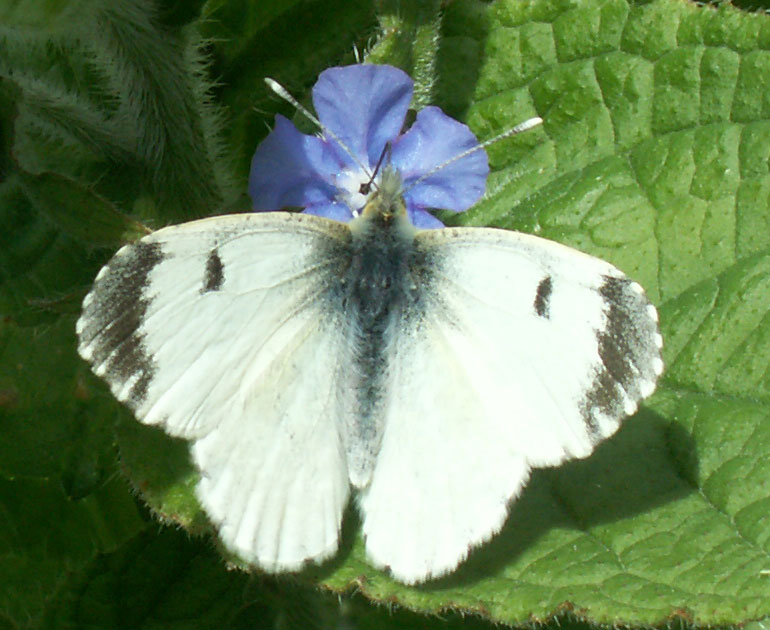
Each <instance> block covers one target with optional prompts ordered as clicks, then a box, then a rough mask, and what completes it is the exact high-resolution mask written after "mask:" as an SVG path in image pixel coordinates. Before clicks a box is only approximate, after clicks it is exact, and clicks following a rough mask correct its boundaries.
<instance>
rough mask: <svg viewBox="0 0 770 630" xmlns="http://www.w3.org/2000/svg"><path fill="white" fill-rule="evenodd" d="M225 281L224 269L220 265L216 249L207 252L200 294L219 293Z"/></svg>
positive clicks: (220, 260) (220, 261)
mask: <svg viewBox="0 0 770 630" xmlns="http://www.w3.org/2000/svg"><path fill="white" fill-rule="evenodd" d="M224 281H225V267H224V265H223V264H222V259H221V258H220V257H219V254H218V253H217V250H216V249H212V250H211V252H209V257H208V258H207V259H206V271H205V273H204V275H203V288H202V289H201V293H208V292H209V291H219V289H221V288H222V283H223V282H224Z"/></svg>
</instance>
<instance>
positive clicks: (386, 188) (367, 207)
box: [350, 165, 411, 231]
mask: <svg viewBox="0 0 770 630" xmlns="http://www.w3.org/2000/svg"><path fill="white" fill-rule="evenodd" d="M401 224H404V226H411V224H410V222H409V218H408V217H407V212H406V202H405V201H404V184H403V180H402V179H401V175H400V174H399V172H398V170H397V169H395V168H393V167H392V166H391V165H387V166H385V167H383V168H382V171H381V176H380V177H379V178H378V181H376V182H372V184H371V190H370V191H368V196H367V199H366V203H365V204H364V206H363V208H362V209H361V211H360V215H359V216H358V217H357V218H356V219H354V220H353V221H352V222H351V223H350V229H351V230H354V231H355V230H356V229H357V228H358V227H360V226H364V225H371V226H380V227H385V228H387V227H390V226H393V225H397V226H398V225H401Z"/></svg>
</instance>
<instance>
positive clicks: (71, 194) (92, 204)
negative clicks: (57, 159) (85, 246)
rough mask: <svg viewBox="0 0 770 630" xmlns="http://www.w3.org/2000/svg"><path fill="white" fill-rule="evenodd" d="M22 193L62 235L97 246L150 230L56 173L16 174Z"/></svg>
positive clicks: (118, 243)
mask: <svg viewBox="0 0 770 630" xmlns="http://www.w3.org/2000/svg"><path fill="white" fill-rule="evenodd" d="M18 176H19V178H20V180H21V183H22V188H23V190H24V193H25V194H26V195H27V196H28V197H30V198H31V199H32V200H33V203H34V205H35V207H36V208H38V209H39V210H40V211H41V212H44V213H45V215H46V216H47V217H48V218H49V219H50V221H51V222H52V223H54V224H55V225H57V226H58V227H59V228H60V229H61V230H62V231H63V232H64V233H65V234H67V235H68V236H71V237H73V238H76V239H78V240H80V241H84V242H87V243H91V244H92V245H95V246H97V247H112V248H117V247H120V246H121V245H123V244H125V243H129V242H131V241H135V240H137V239H139V238H141V237H142V236H145V235H146V234H149V232H150V230H149V229H148V228H146V227H144V226H143V225H142V224H141V223H139V222H137V221H134V220H133V219H131V218H130V217H127V216H126V215H124V214H123V213H122V212H120V211H119V210H118V209H117V208H116V207H115V206H114V205H113V204H111V203H110V202H109V201H108V200H106V199H104V198H103V197H101V196H100V195H97V194H96V193H94V192H93V191H91V190H87V189H85V188H84V187H83V186H82V185H81V184H79V183H78V182H76V181H74V180H72V179H69V178H68V177H65V176H63V175H59V174H57V173H41V174H40V175H30V174H27V173H23V172H20V173H19V174H18Z"/></svg>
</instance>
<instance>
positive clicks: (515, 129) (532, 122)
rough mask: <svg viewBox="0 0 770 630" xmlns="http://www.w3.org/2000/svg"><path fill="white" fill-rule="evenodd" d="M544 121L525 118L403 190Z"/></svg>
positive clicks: (430, 171)
mask: <svg viewBox="0 0 770 630" xmlns="http://www.w3.org/2000/svg"><path fill="white" fill-rule="evenodd" d="M542 123H543V119H542V118H540V117H539V116H534V117H532V118H529V119H527V120H525V121H524V122H521V123H519V124H518V125H516V126H515V127H511V128H510V129H506V130H505V131H503V133H500V134H498V135H496V136H495V137H494V138H490V139H489V140H485V141H484V142H482V143H481V144H477V145H476V146H475V147H471V148H470V149H467V150H465V151H463V152H462V153H458V154H457V155H455V156H454V157H452V158H449V159H448V160H447V161H446V162H442V163H441V164H439V165H438V166H434V167H433V168H432V169H431V170H429V171H428V172H427V173H425V175H423V176H422V177H420V178H419V179H417V180H415V181H413V182H412V183H411V184H409V186H407V187H406V188H405V189H404V191H403V192H406V191H407V190H409V189H411V188H414V187H415V186H417V184H419V183H421V182H424V181H425V180H426V179H428V178H429V177H430V176H431V175H435V174H436V173H438V172H439V171H440V170H442V169H444V168H446V167H447V166H449V165H450V164H452V163H453V162H457V160H462V159H463V158H464V157H466V156H468V155H470V154H471V153H475V152H476V151H481V149H486V148H487V147H488V146H489V145H490V144H495V142H499V141H500V140H504V139H505V138H510V137H511V136H515V135H517V134H520V133H523V132H525V131H529V130H530V129H532V127H537V126H538V125H540V124H542Z"/></svg>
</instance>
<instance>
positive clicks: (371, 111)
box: [313, 65, 413, 167]
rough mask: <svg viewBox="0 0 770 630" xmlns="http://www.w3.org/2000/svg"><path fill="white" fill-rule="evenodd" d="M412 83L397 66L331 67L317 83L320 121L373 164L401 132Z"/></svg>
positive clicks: (369, 163)
mask: <svg viewBox="0 0 770 630" xmlns="http://www.w3.org/2000/svg"><path fill="white" fill-rule="evenodd" d="M412 85H413V83H412V79H411V78H409V75H407V74H406V73H405V72H403V71H401V70H399V69H398V68H394V67H393V66H375V65H355V66H345V67H342V68H329V69H328V70H324V71H323V72H322V73H321V74H320V76H319V77H318V82H317V83H316V84H315V86H314V87H313V104H314V105H315V110H316V113H317V114H318V118H319V120H320V121H321V122H322V123H323V124H324V125H325V126H326V127H328V128H329V130H331V131H332V132H333V133H334V134H336V135H337V136H338V137H339V138H340V140H342V141H343V142H344V143H345V145H346V146H347V148H348V149H349V150H350V151H352V152H353V155H355V156H356V157H357V158H358V159H359V160H361V161H362V162H364V165H365V166H367V167H373V166H374V165H375V164H377V161H378V160H379V159H380V155H381V154H382V151H383V150H384V148H385V145H386V143H388V142H390V141H392V140H394V139H395V138H396V137H397V136H398V134H399V133H401V127H402V125H403V124H404V118H405V117H406V112H407V110H408V108H409V103H410V101H411V100H412ZM327 140H329V142H330V144H333V145H335V149H337V147H336V143H335V142H334V141H333V140H332V139H331V138H327ZM337 150H338V151H339V152H342V153H344V150H342V149H341V148H340V149H337ZM348 159H349V158H348Z"/></svg>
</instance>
